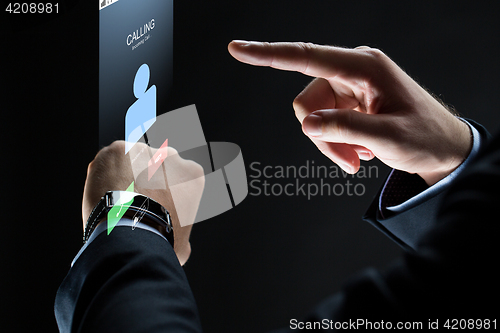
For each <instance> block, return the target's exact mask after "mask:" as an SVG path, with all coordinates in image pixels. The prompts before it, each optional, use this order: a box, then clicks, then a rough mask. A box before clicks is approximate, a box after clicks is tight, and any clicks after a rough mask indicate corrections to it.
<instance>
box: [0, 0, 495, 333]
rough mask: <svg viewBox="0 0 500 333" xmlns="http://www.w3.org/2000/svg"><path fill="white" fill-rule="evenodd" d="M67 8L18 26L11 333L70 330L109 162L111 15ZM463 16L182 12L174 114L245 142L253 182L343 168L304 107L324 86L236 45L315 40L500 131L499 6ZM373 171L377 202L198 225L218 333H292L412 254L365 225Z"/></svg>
mask: <svg viewBox="0 0 500 333" xmlns="http://www.w3.org/2000/svg"><path fill="white" fill-rule="evenodd" d="M61 3H62V4H63V5H64V8H63V10H61V11H62V12H61V13H60V14H58V15H52V16H51V18H49V17H48V16H39V15H38V16H36V17H35V16H34V15H33V16H27V15H29V14H17V16H13V15H14V14H7V13H5V12H4V14H3V15H4V16H2V34H0V35H1V36H2V38H1V41H0V44H1V46H0V54H1V59H2V66H1V72H0V73H1V80H2V85H1V87H2V101H3V102H2V113H1V114H2V121H1V124H2V132H1V133H2V137H3V145H2V147H3V149H2V153H1V155H2V157H1V158H2V176H3V178H4V181H3V183H4V184H5V183H6V186H3V189H2V191H1V196H2V199H1V202H2V206H1V208H2V212H3V214H2V220H1V223H2V229H1V231H0V237H1V238H0V239H1V242H0V244H1V252H0V253H1V266H0V267H2V280H1V282H2V288H0V290H1V296H0V299H1V302H0V303H1V309H0V318H1V325H0V327H2V329H1V330H2V331H16V332H39V331H44V332H45V331H46V332H50V331H55V330H56V324H55V319H54V316H53V301H54V296H55V292H56V290H57V287H58V285H59V284H60V282H61V281H62V279H63V278H64V276H65V274H66V273H67V271H68V269H69V264H70V262H71V260H72V258H73V257H74V255H75V254H76V253H77V251H78V249H79V247H80V245H81V198H82V190H83V184H84V181H85V176H86V168H87V164H88V163H89V162H90V161H91V160H92V159H93V157H94V155H95V154H96V152H97V149H98V144H97V142H98V86H97V85H98V10H97V1H65V2H64V1H61ZM451 3H452V2H446V5H445V4H444V3H437V2H436V1H433V2H424V1H412V2H410V1H355V2H354V1H307V2H306V1H297V0H289V1H282V2H271V1H246V0H240V1H203V2H201V1H197V2H195V1H176V2H175V3H174V8H175V12H174V20H175V22H174V73H173V91H172V93H171V96H170V109H174V108H178V107H183V106H186V105H189V104H193V103H194V104H196V106H197V109H198V112H199V114H200V118H201V122H202V125H203V129H204V132H205V136H206V138H207V141H228V142H234V143H237V144H238V145H239V146H240V147H241V149H242V152H243V157H244V160H245V163H246V165H247V167H248V166H249V165H250V163H252V162H254V161H258V162H261V163H262V165H282V166H291V165H294V166H297V167H298V166H301V165H304V164H305V162H306V161H307V160H309V161H312V160H314V161H315V164H316V165H330V162H329V160H328V159H326V158H325V157H324V156H323V155H321V154H320V153H319V152H318V151H317V149H316V148H315V146H314V145H313V144H312V143H311V142H310V141H309V139H307V138H306V137H305V136H304V135H303V134H302V132H301V129H300V125H299V123H298V122H297V120H296V119H295V116H294V114H293V109H292V107H291V103H292V101H293V98H294V97H295V96H296V95H297V94H298V93H299V92H300V91H301V90H302V89H303V88H304V87H305V85H306V84H307V83H308V82H310V80H311V78H308V77H305V76H302V75H301V74H297V73H290V72H279V71H276V70H273V69H268V68H253V67H251V66H248V65H244V64H241V63H238V62H237V61H235V60H234V59H232V58H231V57H230V55H229V54H228V53H227V44H228V43H229V42H230V41H231V40H232V39H246V40H263V41H306V42H308V41H310V42H314V43H318V44H330V45H339V46H346V47H355V46H358V45H368V46H372V47H377V48H380V49H381V50H383V51H384V52H385V53H386V54H388V55H389V56H390V57H391V58H392V59H394V60H395V61H396V62H397V63H398V64H399V65H400V66H401V67H403V68H404V69H405V70H406V71H407V72H408V73H409V74H410V75H411V76H413V77H414V78H415V79H416V80H417V81H418V82H420V83H421V84H423V85H425V86H426V87H427V88H428V89H430V90H431V91H433V92H434V93H436V94H437V95H439V96H440V97H441V98H442V99H444V101H445V102H447V103H450V104H452V105H454V106H455V108H456V109H457V111H458V112H460V113H461V114H462V115H463V116H465V117H470V118H473V119H475V120H477V121H479V122H480V123H482V124H484V125H485V126H486V127H487V128H488V129H489V130H490V131H494V130H495V129H496V127H497V124H498V122H499V120H500V117H499V110H498V105H497V97H498V91H499V88H500V87H499V80H498V75H499V65H498V52H499V34H498V31H499V20H498V17H499V14H500V12H499V10H498V8H497V6H496V5H492V4H493V3H494V2H493V1H491V2H474V3H473V2H465V1H455V2H453V5H451V6H450V4H451ZM2 10H3V9H2ZM23 15H24V16H23ZM364 165H377V166H379V178H373V179H367V180H359V181H360V182H362V183H363V184H365V186H366V189H367V190H366V193H365V194H364V195H363V196H361V197H356V196H351V197H349V196H346V195H344V196H341V197H331V196H330V197H328V196H323V197H319V196H317V197H314V198H312V199H311V200H307V198H305V197H303V196H298V197H297V196H294V197H287V196H269V197H266V196H263V195H261V196H251V195H249V196H248V197H247V198H246V199H245V201H243V202H242V203H241V204H240V205H239V206H237V207H236V208H235V209H233V210H231V211H229V212H227V213H224V214H222V215H220V216H217V217H215V218H212V219H211V220H209V221H204V222H202V223H199V224H197V225H195V226H194V228H193V233H192V238H191V243H192V249H193V253H192V256H191V259H190V261H189V262H188V263H187V264H186V266H185V271H186V273H187V275H188V278H189V281H190V284H191V286H192V289H193V292H194V295H195V298H196V300H197V302H198V305H199V310H200V314H201V319H202V324H203V327H204V329H205V331H206V332H255V331H265V330H268V329H272V328H276V327H280V326H287V324H288V322H289V320H290V319H291V318H298V317H300V316H301V315H303V314H304V313H305V312H307V310H308V309H310V308H311V307H312V306H314V304H317V302H319V301H320V300H321V299H322V298H324V297H325V296H327V295H329V294H332V293H334V292H336V291H338V290H339V289H340V288H341V285H342V283H343V282H345V281H346V280H348V279H349V276H350V275H351V274H353V273H355V272H357V271H359V270H361V269H363V268H364V267H367V266H374V267H380V268H383V267H384V266H385V265H386V264H387V263H389V262H390V261H391V260H393V259H394V258H395V257H397V256H398V255H400V253H401V251H400V250H399V248H398V247H397V246H396V245H394V244H392V243H391V241H390V240H388V239H386V238H385V237H384V236H382V235H381V234H379V233H378V232H377V231H376V230H374V229H373V228H372V227H371V226H369V225H368V224H367V223H365V222H363V221H362V220H361V215H362V214H363V213H364V210H365V208H366V207H367V205H368V204H369V202H370V201H371V198H372V197H373V195H374V194H375V193H376V191H377V190H378V188H379V186H380V185H381V184H382V182H383V180H384V177H385V175H386V174H387V172H388V171H389V169H388V168H386V167H384V166H382V165H381V164H380V163H379V162H377V161H373V162H369V163H364ZM247 173H248V175H249V176H250V175H252V174H254V173H252V172H251V170H250V169H248V168H247ZM340 181H343V180H339V182H340ZM5 213H6V214H5ZM5 328H8V329H5Z"/></svg>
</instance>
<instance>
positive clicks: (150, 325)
mask: <svg viewBox="0 0 500 333" xmlns="http://www.w3.org/2000/svg"><path fill="white" fill-rule="evenodd" d="M55 312H56V319H57V322H58V325H59V328H60V330H61V331H62V332H73V331H80V332H114V331H116V332H137V331H147V332H164V331H166V330H167V329H168V331H169V332H176V331H182V332H201V327H200V323H199V319H198V313H197V309H196V304H195V301H194V297H193V295H192V293H191V291H190V289H189V285H188V281H187V279H186V276H185V274H184V272H183V270H182V268H181V266H180V264H179V261H178V259H177V257H176V255H175V253H174V251H173V249H172V247H171V246H170V244H169V243H168V242H167V241H166V240H165V239H163V238H162V237H161V236H159V235H157V234H155V233H153V232H150V231H147V230H141V229H138V228H136V229H135V230H132V229H131V228H130V227H123V226H122V227H120V226H118V227H116V228H115V229H114V230H113V232H112V233H111V234H109V235H107V234H106V233H101V234H100V235H98V236H97V237H96V238H95V239H94V240H93V241H92V242H91V243H90V244H89V245H88V247H87V248H86V249H85V250H84V251H83V252H82V253H81V254H80V255H79V257H78V258H77V260H76V261H75V262H74V264H73V267H72V268H71V270H70V272H69V273H68V276H67V277H66V279H65V280H64V281H63V283H62V284H61V287H60V288H59V291H58V294H57V296H56V303H55Z"/></svg>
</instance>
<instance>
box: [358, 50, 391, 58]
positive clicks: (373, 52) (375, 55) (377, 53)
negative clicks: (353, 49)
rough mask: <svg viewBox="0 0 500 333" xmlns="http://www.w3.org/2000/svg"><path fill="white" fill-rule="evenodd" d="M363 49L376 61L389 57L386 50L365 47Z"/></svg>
mask: <svg viewBox="0 0 500 333" xmlns="http://www.w3.org/2000/svg"><path fill="white" fill-rule="evenodd" d="M361 51H362V52H363V53H365V54H367V55H368V56H370V57H371V58H373V59H374V60H375V61H383V60H385V59H386V58H387V56H386V55H385V53H384V52H382V51H381V50H379V49H376V48H366V49H364V48H363V49H361Z"/></svg>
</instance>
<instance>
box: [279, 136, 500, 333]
mask: <svg viewBox="0 0 500 333" xmlns="http://www.w3.org/2000/svg"><path fill="white" fill-rule="evenodd" d="M499 189H500V136H498V135H497V136H496V137H495V138H494V140H493V141H492V142H491V143H490V144H489V145H488V146H487V147H486V149H483V150H482V151H481V152H480V153H479V154H478V156H477V157H476V159H475V160H474V161H473V162H472V163H471V164H470V165H469V166H468V167H467V168H466V169H465V170H464V171H463V172H462V173H461V174H460V175H459V176H458V177H457V178H456V179H455V181H454V182H453V184H452V185H451V187H450V188H449V190H448V191H447V192H446V193H444V194H443V197H442V202H441V204H440V205H439V207H438V209H437V213H436V217H435V223H434V225H433V226H432V227H431V228H430V230H428V231H426V232H425V233H424V234H423V235H422V237H421V238H420V239H419V240H417V242H416V250H415V251H409V252H405V253H404V256H403V257H402V258H401V259H400V260H398V261H397V262H395V263H394V265H393V266H391V267H390V268H388V269H387V270H385V271H378V270H374V269H369V270H366V271H364V272H362V273H361V274H359V275H358V276H356V277H354V278H352V279H351V280H350V281H349V282H348V283H347V284H346V285H345V286H344V288H343V289H342V291H341V292H340V293H338V294H336V295H334V296H333V297H330V298H328V299H327V300H325V301H324V302H323V303H322V304H320V305H319V306H318V307H317V308H316V309H314V311H312V312H311V313H310V314H309V315H308V316H307V317H305V318H304V319H302V320H303V322H310V323H314V322H322V320H324V319H328V320H332V322H334V323H335V322H340V323H344V322H350V321H353V320H354V321H356V320H357V319H360V320H361V319H362V320H365V322H366V321H371V322H372V323H373V322H380V321H381V320H384V321H385V322H387V321H391V323H392V324H394V325H396V323H397V322H400V321H415V322H421V323H423V327H424V328H425V327H427V325H428V323H429V321H435V320H439V323H440V325H441V326H440V328H443V326H442V325H443V324H444V323H445V322H446V320H447V319H453V318H455V319H458V320H460V319H464V320H469V319H489V320H494V319H497V318H498V311H497V308H496V306H494V304H496V300H497V299H498V273H497V268H496V266H497V255H496V254H497V253H498V248H497V244H498V235H499V223H498V207H499V204H500V191H499ZM415 218H416V217H415ZM422 219H423V220H424V222H425V219H427V217H426V216H425V215H424V216H423V217H422ZM364 328H366V326H365V327H364ZM285 331H290V329H284V330H282V331H280V332H285ZM295 331H296V330H295Z"/></svg>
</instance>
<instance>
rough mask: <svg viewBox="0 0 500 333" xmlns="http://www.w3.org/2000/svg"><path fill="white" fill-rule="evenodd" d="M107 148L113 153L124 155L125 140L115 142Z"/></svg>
mask: <svg viewBox="0 0 500 333" xmlns="http://www.w3.org/2000/svg"><path fill="white" fill-rule="evenodd" d="M107 148H108V150H109V152H111V153H123V152H124V151H125V141H123V140H117V141H114V142H113V143H111V144H110V145H109V146H108V147H107Z"/></svg>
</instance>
